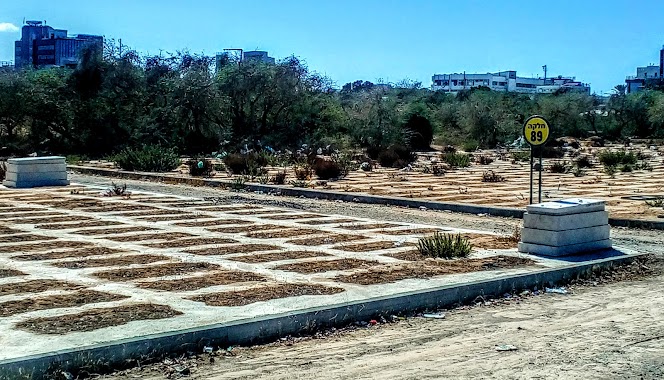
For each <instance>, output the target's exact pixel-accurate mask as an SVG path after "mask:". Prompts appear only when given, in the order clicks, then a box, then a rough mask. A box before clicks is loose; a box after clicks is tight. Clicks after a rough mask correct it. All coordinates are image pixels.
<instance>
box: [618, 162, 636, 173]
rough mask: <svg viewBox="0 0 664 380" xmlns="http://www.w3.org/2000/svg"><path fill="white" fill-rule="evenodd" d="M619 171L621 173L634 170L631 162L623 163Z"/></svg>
mask: <svg viewBox="0 0 664 380" xmlns="http://www.w3.org/2000/svg"><path fill="white" fill-rule="evenodd" d="M620 171H621V172H623V173H631V172H633V171H634V166H633V165H631V164H625V165H622V166H621V167H620Z"/></svg>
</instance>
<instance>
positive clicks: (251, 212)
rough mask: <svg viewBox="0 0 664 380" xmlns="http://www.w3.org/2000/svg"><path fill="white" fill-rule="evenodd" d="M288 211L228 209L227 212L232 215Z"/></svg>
mask: <svg viewBox="0 0 664 380" xmlns="http://www.w3.org/2000/svg"><path fill="white" fill-rule="evenodd" d="M285 212H288V211H285V210H242V211H228V212H226V213H227V214H233V215H267V214H282V213H285Z"/></svg>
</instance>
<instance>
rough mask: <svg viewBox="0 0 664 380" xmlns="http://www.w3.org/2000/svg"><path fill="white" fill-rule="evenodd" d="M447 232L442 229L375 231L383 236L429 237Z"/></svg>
mask: <svg viewBox="0 0 664 380" xmlns="http://www.w3.org/2000/svg"><path fill="white" fill-rule="evenodd" d="M445 231H448V230H445V229H442V228H408V229H404V230H381V231H377V233H379V234H383V235H431V234H434V233H436V232H445Z"/></svg>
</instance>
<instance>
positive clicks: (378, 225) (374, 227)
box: [337, 223, 403, 231]
mask: <svg viewBox="0 0 664 380" xmlns="http://www.w3.org/2000/svg"><path fill="white" fill-rule="evenodd" d="M394 227H403V225H401V224H395V223H371V224H344V225H341V226H338V227H337V228H342V229H344V230H351V231H360V230H377V229H381V228H394Z"/></svg>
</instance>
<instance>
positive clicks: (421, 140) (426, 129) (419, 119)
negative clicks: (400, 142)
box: [404, 114, 433, 150]
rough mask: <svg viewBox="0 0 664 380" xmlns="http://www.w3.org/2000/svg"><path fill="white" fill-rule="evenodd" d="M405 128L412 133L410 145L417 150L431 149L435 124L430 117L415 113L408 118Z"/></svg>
mask: <svg viewBox="0 0 664 380" xmlns="http://www.w3.org/2000/svg"><path fill="white" fill-rule="evenodd" d="M404 128H405V129H406V130H407V131H408V132H409V135H410V146H411V147H412V148H413V149H415V150H429V149H431V142H432V141H433V125H431V122H430V121H429V119H428V118H426V117H425V116H422V115H417V114H413V115H411V116H410V118H408V121H407V122H406V124H405V125H404Z"/></svg>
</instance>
